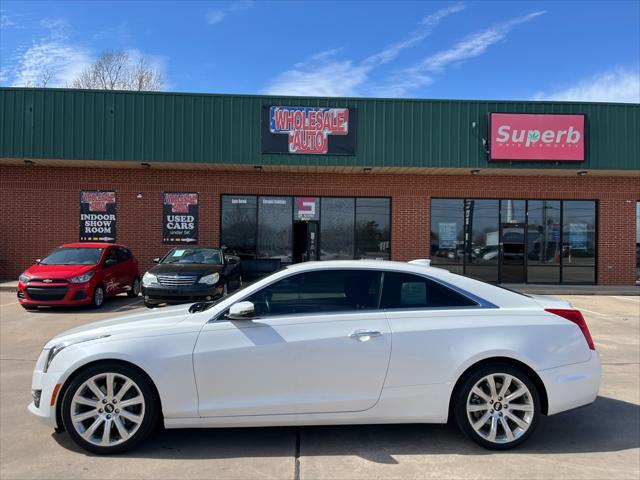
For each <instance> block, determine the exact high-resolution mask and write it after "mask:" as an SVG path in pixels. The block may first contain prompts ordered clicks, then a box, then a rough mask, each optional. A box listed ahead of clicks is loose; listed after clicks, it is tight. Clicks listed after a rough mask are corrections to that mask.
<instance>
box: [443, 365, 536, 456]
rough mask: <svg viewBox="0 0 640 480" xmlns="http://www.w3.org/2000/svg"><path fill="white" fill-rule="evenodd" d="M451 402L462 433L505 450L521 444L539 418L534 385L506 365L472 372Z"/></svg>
mask: <svg viewBox="0 0 640 480" xmlns="http://www.w3.org/2000/svg"><path fill="white" fill-rule="evenodd" d="M454 401H455V404H454V414H455V417H456V421H457V423H458V426H459V427H460V429H461V430H462V432H463V433H464V434H465V435H466V436H467V437H469V438H470V439H472V440H473V441H475V442H476V443H478V444H479V445H481V446H483V447H485V448H488V449H492V450H507V449H510V448H514V447H516V446H518V445H520V444H521V443H523V442H524V441H525V440H527V438H529V436H530V435H531V434H532V433H533V431H534V430H535V427H536V426H537V424H538V419H539V417H540V396H539V394H538V390H537V389H536V386H535V384H534V383H533V382H532V381H531V379H530V378H529V377H528V376H527V375H526V374H525V373H524V372H523V371H522V370H520V369H518V368H515V367H513V366H511V365H508V364H491V365H485V366H482V367H480V368H478V369H476V370H474V371H472V372H471V373H470V374H469V375H467V377H466V378H465V379H464V380H463V382H462V384H461V386H460V388H459V389H458V390H457V394H456V398H455V400H454Z"/></svg>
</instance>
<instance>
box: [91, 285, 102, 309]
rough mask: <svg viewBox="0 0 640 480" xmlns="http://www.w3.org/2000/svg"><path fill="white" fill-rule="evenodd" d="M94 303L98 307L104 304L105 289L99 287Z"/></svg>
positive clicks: (95, 293)
mask: <svg viewBox="0 0 640 480" xmlns="http://www.w3.org/2000/svg"><path fill="white" fill-rule="evenodd" d="M93 303H94V305H95V306H96V307H99V306H101V305H102V304H103V303H104V289H103V288H102V287H101V286H100V285H98V286H97V287H96V290H95V291H94V292H93Z"/></svg>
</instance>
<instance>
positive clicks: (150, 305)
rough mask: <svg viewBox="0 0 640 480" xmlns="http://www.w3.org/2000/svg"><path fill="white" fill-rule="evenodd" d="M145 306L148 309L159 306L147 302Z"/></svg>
mask: <svg viewBox="0 0 640 480" xmlns="http://www.w3.org/2000/svg"><path fill="white" fill-rule="evenodd" d="M144 306H145V307H147V308H156V307H157V306H158V305H156V304H155V303H149V302H146V301H145V302H144Z"/></svg>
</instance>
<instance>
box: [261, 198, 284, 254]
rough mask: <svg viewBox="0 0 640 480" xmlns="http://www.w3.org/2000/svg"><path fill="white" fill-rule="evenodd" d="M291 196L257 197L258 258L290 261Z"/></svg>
mask: <svg viewBox="0 0 640 480" xmlns="http://www.w3.org/2000/svg"><path fill="white" fill-rule="evenodd" d="M292 212H293V202H292V201H291V197H259V199H258V258H279V259H280V261H282V262H283V263H291V260H292V245H291V244H292V241H293V221H292V220H291V219H292V215H293V213H292Z"/></svg>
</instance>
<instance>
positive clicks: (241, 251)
mask: <svg viewBox="0 0 640 480" xmlns="http://www.w3.org/2000/svg"><path fill="white" fill-rule="evenodd" d="M257 215H258V199H257V198H256V197H254V196H247V195H223V196H222V225H221V228H220V244H221V245H226V246H227V247H228V248H229V249H231V250H232V251H233V252H235V253H236V254H237V255H239V256H241V257H246V258H255V256H256V226H257V220H258V218H257Z"/></svg>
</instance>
